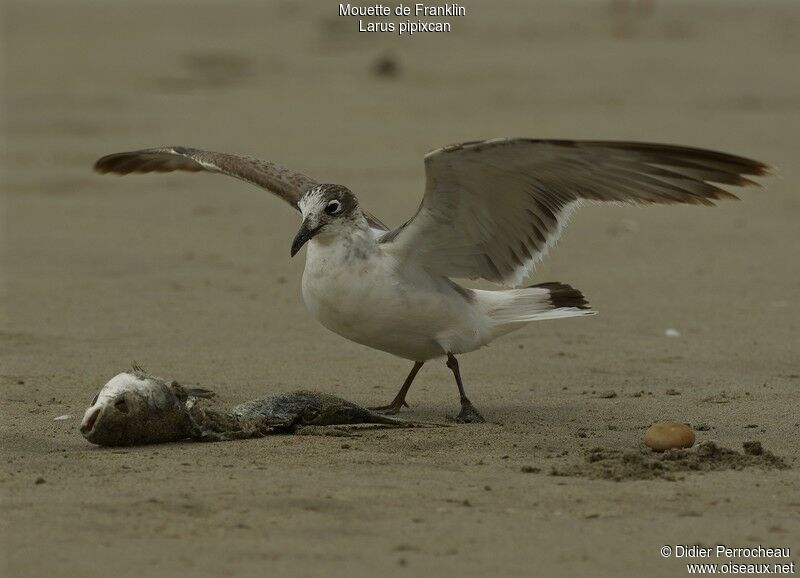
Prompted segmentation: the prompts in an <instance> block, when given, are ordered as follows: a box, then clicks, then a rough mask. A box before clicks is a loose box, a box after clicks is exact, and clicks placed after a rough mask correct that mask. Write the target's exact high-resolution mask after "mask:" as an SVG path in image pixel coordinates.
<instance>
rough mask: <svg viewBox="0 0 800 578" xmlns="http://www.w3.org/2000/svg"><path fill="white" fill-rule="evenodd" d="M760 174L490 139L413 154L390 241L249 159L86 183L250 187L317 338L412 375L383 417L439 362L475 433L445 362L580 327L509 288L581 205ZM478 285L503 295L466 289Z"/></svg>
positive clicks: (122, 167)
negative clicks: (414, 180) (301, 265)
mask: <svg viewBox="0 0 800 578" xmlns="http://www.w3.org/2000/svg"><path fill="white" fill-rule="evenodd" d="M769 169H770V167H769V166H767V165H765V164H764V163H761V162H758V161H755V160H751V159H747V158H743V157H739V156H734V155H730V154H726V153H722V152H717V151H712V150H705V149H698V148H691V147H684V146H675V145H664V144H651V143H638V142H616V141H577V140H535V139H524V138H499V139H491V140H484V141H471V142H464V143H461V144H454V145H450V146H445V147H442V148H438V149H436V150H433V151H431V152H429V153H428V154H427V155H425V193H424V196H423V198H422V203H421V204H420V206H419V208H418V209H417V212H416V213H415V214H414V216H413V217H411V218H410V219H409V220H408V221H406V222H405V223H403V224H402V225H400V226H399V227H396V228H394V229H390V228H389V227H387V226H386V225H384V224H383V223H382V222H381V221H380V220H378V219H377V218H376V217H374V216H373V215H372V214H370V213H369V212H367V211H366V210H365V209H363V208H362V207H361V205H360V204H359V202H358V199H357V198H356V196H355V195H354V194H353V193H352V192H351V191H350V190H349V189H348V188H346V187H344V186H342V185H338V184H327V183H320V182H317V181H316V180H314V179H312V178H310V177H307V176H305V175H303V174H301V173H298V172H295V171H292V170H289V169H287V168H284V167H282V166H280V165H277V164H275V163H272V162H266V161H261V160H258V159H255V158H252V157H246V156H239V155H232V154H226V153H218V152H210V151H204V150H199V149H193V148H187V147H182V146H172V147H163V148H153V149H145V150H137V151H131V152H122V153H116V154H112V155H108V156H105V157H103V158H101V159H99V160H98V161H97V163H96V164H95V170H96V171H97V172H99V173H116V174H121V175H124V174H129V173H149V172H169V171H190V172H199V171H208V172H212V173H220V174H223V175H228V176H232V177H236V178H238V179H241V180H244V181H247V182H249V183H252V184H254V185H257V186H259V187H262V188H264V189H266V190H268V191H270V192H272V193H274V194H275V195H277V196H278V197H280V198H282V199H283V200H284V201H286V202H288V203H289V204H290V205H292V206H293V207H294V208H295V209H297V210H298V211H299V212H300V214H301V217H302V224H301V226H300V229H299V231H298V232H297V235H296V236H295V237H294V240H293V241H292V245H291V251H290V254H291V256H292V257H294V256H295V254H297V252H298V251H300V249H301V248H302V247H303V246H304V245H306V246H307V251H306V262H305V269H304V271H303V280H302V293H303V300H304V301H305V304H306V306H307V308H308V310H309V311H310V312H311V314H312V315H313V316H314V317H315V318H316V319H317V320H318V321H319V322H320V323H321V324H322V325H323V326H325V327H326V328H328V329H329V330H331V331H333V332H334V333H337V334H339V335H341V336H342V337H345V338H347V339H349V340H350V341H354V342H356V343H359V344H361V345H365V346H367V347H371V348H373V349H378V350H381V351H385V352H388V353H391V354H392V355H395V356H397V357H401V358H403V359H407V360H410V361H412V362H413V363H414V365H413V367H412V368H411V372H410V373H409V374H408V377H407V378H406V379H405V381H404V382H403V385H402V387H401V388H400V390H399V392H398V393H397V395H396V396H395V397H394V399H393V400H392V402H391V403H389V404H388V405H385V406H380V407H377V408H373V409H378V410H382V411H385V412H386V413H389V414H396V413H398V412H399V411H400V409H401V408H402V407H403V406H406V407H407V406H408V404H407V403H406V395H407V393H408V391H409V388H410V387H411V384H412V382H413V381H414V378H415V377H416V375H417V373H418V372H419V370H420V368H421V367H422V365H423V364H424V363H425V362H426V361H429V360H432V359H437V358H445V359H446V364H447V367H448V368H449V369H450V370H451V371H452V372H453V376H454V377H455V381H456V385H457V386H458V393H459V398H460V403H461V411H460V412H459V414H458V416H457V418H456V420H457V421H459V422H483V421H485V420H484V418H483V416H482V415H481V414H480V413H479V412H478V410H477V409H476V408H475V406H474V405H473V404H472V402H471V401H470V400H469V398H468V397H467V395H466V393H465V392H464V384H463V382H462V379H461V373H460V371H459V366H458V361H457V360H456V355H459V354H462V353H468V352H471V351H474V350H476V349H479V348H481V347H483V346H485V345H488V344H489V343H491V342H492V341H494V340H495V339H496V338H498V337H500V336H502V335H505V334H507V333H509V332H511V331H514V330H517V329H519V328H521V327H523V326H524V325H526V324H528V323H530V322H531V321H539V320H544V319H556V318H566V317H578V316H586V315H593V314H594V313H595V311H594V310H593V309H591V308H590V306H589V304H588V302H587V301H586V299H585V298H584V296H583V294H582V293H581V292H580V291H578V290H577V289H574V288H573V287H571V286H570V285H567V284H565V283H560V282H550V283H539V284H536V285H531V286H529V287H524V288H519V286H520V285H521V284H523V281H524V280H525V278H526V277H527V276H528V274H529V273H530V272H531V271H532V270H533V268H534V266H535V265H536V263H537V262H538V261H540V260H541V259H542V258H543V257H544V255H545V254H546V253H547V252H548V250H549V249H550V248H551V247H552V246H553V245H554V244H555V242H556V240H557V239H558V238H559V237H560V235H561V232H562V230H563V228H564V226H565V225H566V223H567V221H568V220H569V217H570V215H571V214H572V212H573V211H574V210H575V209H576V208H577V207H578V206H580V205H581V204H582V203H583V202H585V201H589V202H612V203H630V204H695V205H714V204H715V203H714V202H715V201H717V200H721V199H736V198H737V197H736V196H735V195H733V194H732V193H730V192H728V191H727V190H725V189H723V188H720V187H719V186H717V185H730V186H747V185H756V184H757V183H755V182H754V181H753V180H751V179H749V178H747V177H748V176H759V175H765V174H768V172H769ZM453 279H485V280H487V281H490V282H493V283H496V284H500V285H502V286H504V287H510V288H507V289H497V290H481V289H472V288H467V287H465V286H464V285H462V284H459V283H457V282H456V281H454V280H453Z"/></svg>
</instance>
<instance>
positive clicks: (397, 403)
mask: <svg viewBox="0 0 800 578" xmlns="http://www.w3.org/2000/svg"><path fill="white" fill-rule="evenodd" d="M423 363H425V362H424V361H416V362H414V367H412V368H411V373H409V374H408V377H406V380H405V381H404V382H403V386H402V387H401V388H400V391H398V392H397V395H396V396H394V399H393V400H392V403H390V404H389V405H381V406H379V407H371V408H369V409H371V410H374V411H382V412H383V413H386V414H389V415H394V414H396V413H399V412H400V409H401V408H402V407H403V406H406V407H408V404H407V403H406V394H407V393H408V390H409V389H411V384H412V383H413V382H414V378H415V377H416V376H417V373H418V372H419V370H420V368H421V367H422V364H423Z"/></svg>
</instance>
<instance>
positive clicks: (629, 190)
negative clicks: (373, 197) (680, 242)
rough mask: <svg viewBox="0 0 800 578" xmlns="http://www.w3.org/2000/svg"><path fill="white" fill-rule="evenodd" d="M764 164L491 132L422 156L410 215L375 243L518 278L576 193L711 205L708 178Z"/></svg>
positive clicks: (553, 234) (749, 172)
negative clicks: (418, 194)
mask: <svg viewBox="0 0 800 578" xmlns="http://www.w3.org/2000/svg"><path fill="white" fill-rule="evenodd" d="M769 170H770V167H768V166H767V165H765V164H764V163H761V162H759V161H755V160H752V159H748V158H744V157H740V156H735V155H730V154H727V153H722V152H718V151H712V150H706V149H698V148H692V147H683V146H675V145H663V144H652V143H637V142H614V141H568V140H532V139H493V140H488V141H473V142H468V143H463V144H459V145H451V146H447V147H443V148H440V149H436V150H434V151H432V152H430V153H428V154H427V155H426V156H425V171H426V189H425V196H424V197H423V200H422V204H421V205H420V207H419V209H418V210H417V213H416V214H415V216H414V217H413V218H412V219H411V220H409V221H407V222H406V223H405V224H404V225H402V226H401V227H399V228H398V229H395V230H394V231H390V232H388V233H387V234H386V235H385V236H384V237H383V238H382V242H383V243H385V244H386V245H387V249H388V250H391V251H393V252H395V253H396V254H399V255H400V256H401V257H402V258H405V259H409V260H414V261H415V262H417V263H418V264H421V265H422V266H425V267H428V268H430V269H431V270H434V271H436V272H438V273H440V274H442V275H444V276H447V277H470V278H479V277H482V278H484V279H487V280H489V281H494V282H500V283H504V284H510V285H516V284H519V283H520V282H521V281H522V280H523V279H524V277H525V276H526V275H527V274H528V273H529V272H530V270H531V269H532V267H533V266H534V265H535V263H536V262H537V261H538V260H540V259H541V258H542V257H543V256H544V255H545V254H546V253H547V251H548V250H549V248H550V247H552V246H553V244H555V242H556V240H557V239H558V237H559V236H560V235H561V231H562V230H563V228H564V226H565V224H566V222H567V220H568V218H569V215H570V214H571V212H572V210H573V209H575V208H576V207H577V206H579V205H580V203H581V202H582V201H585V200H589V201H600V202H622V203H636V204H671V203H681V204H698V205H714V204H715V201H718V200H721V199H736V198H737V197H736V196H735V195H733V194H732V193H730V192H729V191H727V190H725V189H723V188H721V187H720V186H717V185H732V186H750V185H756V184H757V183H756V182H755V181H753V180H752V179H750V178H747V177H748V176H761V175H765V174H767V173H768V172H769Z"/></svg>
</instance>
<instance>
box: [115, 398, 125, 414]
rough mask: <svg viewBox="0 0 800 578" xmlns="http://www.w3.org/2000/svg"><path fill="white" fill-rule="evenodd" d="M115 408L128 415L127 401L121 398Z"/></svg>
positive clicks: (116, 402)
mask: <svg viewBox="0 0 800 578" xmlns="http://www.w3.org/2000/svg"><path fill="white" fill-rule="evenodd" d="M114 407H115V408H116V409H117V411H121V412H122V413H128V402H126V401H125V398H121V399H118V400H117V401H115V402H114Z"/></svg>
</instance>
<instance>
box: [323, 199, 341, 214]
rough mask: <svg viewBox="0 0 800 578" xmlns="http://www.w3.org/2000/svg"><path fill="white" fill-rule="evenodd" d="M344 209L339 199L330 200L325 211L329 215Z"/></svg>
mask: <svg viewBox="0 0 800 578" xmlns="http://www.w3.org/2000/svg"><path fill="white" fill-rule="evenodd" d="M341 210H342V203H340V202H339V201H337V200H333V201H330V202H329V203H328V204H327V205H325V212H326V213H327V214H329V215H335V214H336V213H338V212H339V211H341Z"/></svg>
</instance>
